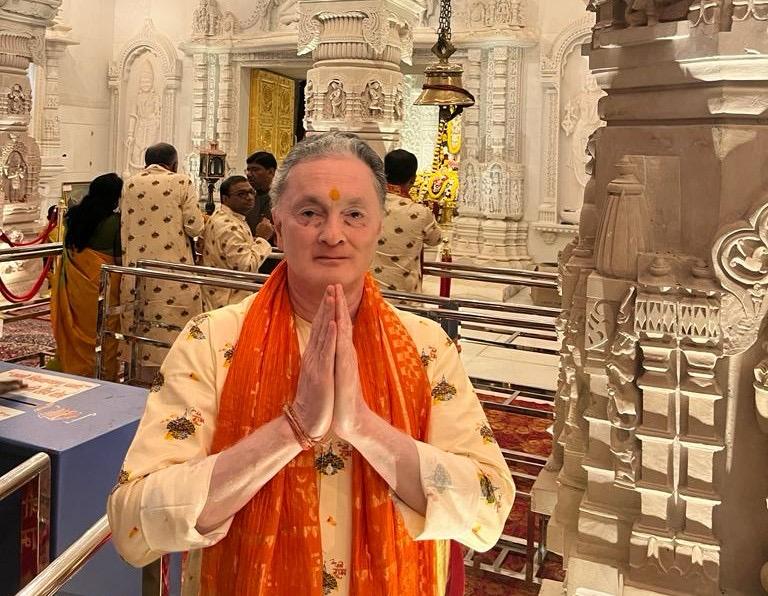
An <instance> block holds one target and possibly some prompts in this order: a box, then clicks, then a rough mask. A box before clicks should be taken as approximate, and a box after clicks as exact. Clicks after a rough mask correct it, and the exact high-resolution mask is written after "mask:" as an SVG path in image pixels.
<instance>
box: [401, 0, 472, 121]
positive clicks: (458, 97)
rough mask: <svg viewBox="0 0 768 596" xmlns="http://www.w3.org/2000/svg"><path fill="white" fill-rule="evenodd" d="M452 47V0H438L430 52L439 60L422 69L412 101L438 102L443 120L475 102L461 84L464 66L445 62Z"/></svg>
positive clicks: (429, 104)
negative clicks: (421, 81)
mask: <svg viewBox="0 0 768 596" xmlns="http://www.w3.org/2000/svg"><path fill="white" fill-rule="evenodd" d="M455 51H456V48H455V47H454V45H453V44H452V43H451V0H440V21H439V25H438V30H437V42H436V43H435V45H434V46H432V53H433V54H434V55H435V56H437V59H438V61H437V62H433V63H432V64H430V65H429V66H427V68H426V69H425V71H424V77H425V78H424V85H423V86H422V90H421V94H420V95H419V97H418V98H417V99H416V101H415V102H414V104H415V105H417V106H439V107H440V120H441V121H442V122H449V121H450V120H453V119H454V118H455V117H456V116H458V115H459V114H461V112H462V111H463V110H464V108H468V107H470V106H473V105H475V98H474V96H473V95H472V94H471V93H470V92H469V91H467V90H466V89H464V87H462V85H461V75H462V73H463V72H464V69H463V68H462V67H461V65H459V64H451V63H450V62H448V59H449V58H450V57H451V56H452V55H453V53H454V52H455Z"/></svg>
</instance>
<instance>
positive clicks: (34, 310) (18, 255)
mask: <svg viewBox="0 0 768 596" xmlns="http://www.w3.org/2000/svg"><path fill="white" fill-rule="evenodd" d="M62 251H63V245H62V244H61V242H51V243H48V244H36V245H34V246H13V247H6V248H0V263H9V262H12V261H26V260H29V259H41V258H45V257H56V256H59V255H61V253H62ZM50 313H51V299H50V298H34V299H32V300H28V301H27V302H24V303H22V304H4V305H2V306H0V319H2V320H3V321H5V322H7V323H10V322H12V321H20V320H23V319H37V318H40V317H45V316H47V315H50ZM30 356H32V355H30Z"/></svg>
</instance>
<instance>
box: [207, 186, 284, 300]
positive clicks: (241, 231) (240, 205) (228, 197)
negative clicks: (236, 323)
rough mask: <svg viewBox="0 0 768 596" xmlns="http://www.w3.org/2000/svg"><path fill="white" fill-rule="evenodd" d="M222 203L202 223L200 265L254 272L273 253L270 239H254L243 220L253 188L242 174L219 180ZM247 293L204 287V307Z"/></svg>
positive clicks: (251, 201)
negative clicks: (203, 223) (268, 240)
mask: <svg viewBox="0 0 768 596" xmlns="http://www.w3.org/2000/svg"><path fill="white" fill-rule="evenodd" d="M219 191H220V192H221V206H220V207H219V209H218V210H217V211H216V213H214V214H213V215H212V216H211V217H210V218H209V219H208V221H207V222H206V223H205V230H204V231H203V265H205V266H206V267H219V268H221V269H232V270H233V271H244V272H250V273H256V272H257V271H258V269H259V266H260V265H261V264H262V263H263V262H264V259H266V258H267V256H268V255H269V254H270V253H271V252H272V247H271V246H270V244H269V242H267V241H266V240H264V239H263V238H254V237H253V236H252V235H251V229H250V228H249V227H248V223H247V222H246V221H245V214H246V213H248V212H249V211H250V210H251V209H253V203H254V197H255V194H254V191H253V188H251V185H250V183H249V182H248V179H247V178H246V177H245V176H230V177H229V178H227V179H226V180H224V182H222V183H221V187H220V188H219ZM248 294H249V292H247V291H246V290H232V289H229V288H215V287H212V286H205V287H204V288H203V305H204V306H205V310H213V309H215V308H221V307H222V306H227V305H228V304H235V303H236V302H240V301H241V300H243V299H244V298H245V297H246V296H248Z"/></svg>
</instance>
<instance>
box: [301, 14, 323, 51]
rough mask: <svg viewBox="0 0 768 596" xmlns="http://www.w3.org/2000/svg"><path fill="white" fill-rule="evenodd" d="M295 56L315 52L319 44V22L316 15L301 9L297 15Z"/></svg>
mask: <svg viewBox="0 0 768 596" xmlns="http://www.w3.org/2000/svg"><path fill="white" fill-rule="evenodd" d="M297 43H298V49H297V52H296V53H297V54H298V55H299V56H302V55H304V54H308V53H310V52H312V51H313V50H315V48H317V46H318V45H319V43H320V20H319V19H318V18H317V15H315V14H311V13H309V12H307V9H305V8H304V7H302V9H301V13H300V14H299V39H298V42H297Z"/></svg>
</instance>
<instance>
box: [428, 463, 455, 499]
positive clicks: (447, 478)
mask: <svg viewBox="0 0 768 596" xmlns="http://www.w3.org/2000/svg"><path fill="white" fill-rule="evenodd" d="M427 481H428V482H429V486H431V487H432V488H434V489H435V490H436V491H437V492H438V493H439V494H441V495H442V494H443V493H444V492H445V489H446V488H448V487H449V486H451V484H452V483H453V481H452V480H451V475H450V474H449V473H448V470H447V469H446V468H445V466H444V465H443V464H437V465H436V466H435V470H434V472H432V475H431V476H430V477H429V478H428V479H427Z"/></svg>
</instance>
